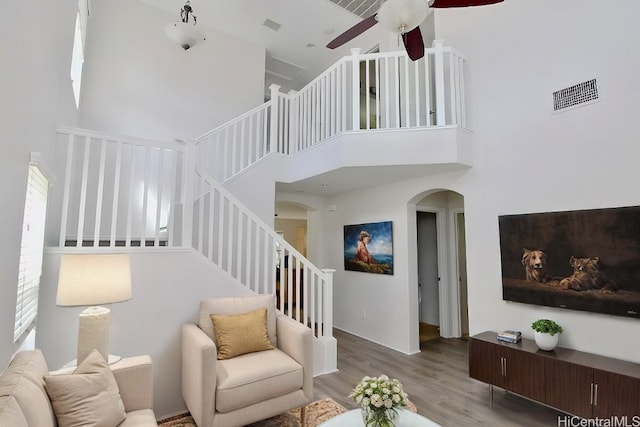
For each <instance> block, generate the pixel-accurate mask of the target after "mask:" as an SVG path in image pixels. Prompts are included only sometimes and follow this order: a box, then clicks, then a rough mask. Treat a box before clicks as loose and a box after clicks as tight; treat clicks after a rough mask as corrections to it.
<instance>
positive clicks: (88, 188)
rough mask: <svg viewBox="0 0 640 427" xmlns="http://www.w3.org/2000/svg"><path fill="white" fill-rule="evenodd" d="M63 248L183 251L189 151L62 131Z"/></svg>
mask: <svg viewBox="0 0 640 427" xmlns="http://www.w3.org/2000/svg"><path fill="white" fill-rule="evenodd" d="M56 139H57V140H56V153H57V161H56V168H57V171H56V172H57V175H58V176H62V177H64V178H63V179H64V185H63V189H62V194H61V200H58V201H56V203H57V204H58V207H59V212H60V231H59V239H58V245H59V246H61V247H64V246H75V247H82V246H84V247H87V246H91V247H105V246H106V247H116V246H123V247H133V246H143V247H159V246H182V245H183V244H185V243H186V242H185V241H184V238H183V235H182V230H183V227H182V223H181V222H182V216H183V208H184V207H185V206H186V205H188V204H187V203H186V200H185V191H184V190H185V187H184V183H185V177H186V169H185V166H186V164H187V152H186V148H187V146H186V144H181V143H170V142H162V141H149V140H144V139H140V138H132V137H121V136H114V135H108V134H105V133H101V132H96V131H91V130H86V129H77V128H71V127H59V128H58V129H57V135H56Z"/></svg>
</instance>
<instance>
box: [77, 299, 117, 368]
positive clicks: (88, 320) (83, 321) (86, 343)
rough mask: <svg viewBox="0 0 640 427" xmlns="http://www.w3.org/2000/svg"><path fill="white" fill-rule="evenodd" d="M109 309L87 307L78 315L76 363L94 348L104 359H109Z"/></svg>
mask: <svg viewBox="0 0 640 427" xmlns="http://www.w3.org/2000/svg"><path fill="white" fill-rule="evenodd" d="M110 318H111V310H109V309H108V308H106V307H89V308H86V309H84V310H83V311H82V312H81V313H80V316H79V323H78V358H77V361H78V363H81V362H82V361H83V360H84V359H85V358H86V357H87V356H88V355H89V353H91V352H92V351H93V350H94V349H96V350H98V351H99V352H100V354H102V357H104V360H109V323H110Z"/></svg>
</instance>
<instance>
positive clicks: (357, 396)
mask: <svg viewBox="0 0 640 427" xmlns="http://www.w3.org/2000/svg"><path fill="white" fill-rule="evenodd" d="M349 397H350V398H351V399H354V400H355V401H356V403H357V404H358V405H360V408H361V410H362V417H363V420H364V424H365V426H367V427H369V426H370V427H391V426H395V425H396V422H397V419H398V408H404V407H405V406H407V404H408V403H409V399H408V396H407V393H405V392H404V390H403V389H402V384H401V383H400V381H398V380H396V379H391V378H389V377H388V376H386V375H381V376H379V377H377V378H375V377H368V376H367V377H364V378H363V379H362V380H361V381H360V382H359V383H358V385H356V387H355V388H354V389H353V391H352V392H351V394H350V395H349Z"/></svg>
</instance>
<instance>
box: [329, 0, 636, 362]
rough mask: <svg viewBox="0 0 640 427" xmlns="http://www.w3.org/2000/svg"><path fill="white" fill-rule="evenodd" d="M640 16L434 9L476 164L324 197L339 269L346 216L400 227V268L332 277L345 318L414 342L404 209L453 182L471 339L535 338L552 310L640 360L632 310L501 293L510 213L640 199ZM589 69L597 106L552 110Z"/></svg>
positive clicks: (378, 336)
mask: <svg viewBox="0 0 640 427" xmlns="http://www.w3.org/2000/svg"><path fill="white" fill-rule="evenodd" d="M587 3H588V5H587ZM638 12H640V4H638V3H637V2H634V1H632V0H627V1H617V2H615V3H614V4H610V5H607V7H599V4H598V3H596V2H595V1H589V2H584V1H579V0H571V1H570V0H565V1H561V2H558V1H551V0H545V1H538V2H526V1H517V0H512V1H508V2H503V3H500V4H497V5H495V6H488V7H482V8H480V7H478V8H466V9H460V10H455V11H452V10H447V11H438V12H437V13H438V15H437V17H436V22H437V28H438V31H437V37H438V38H442V39H445V40H446V42H447V44H450V45H452V46H455V47H456V49H459V50H460V51H461V52H463V53H464V54H465V56H466V57H467V58H468V59H469V61H468V68H467V70H466V75H467V77H468V82H467V85H466V89H467V91H468V96H467V100H468V101H469V107H470V108H469V111H468V112H469V123H470V128H471V129H472V130H473V132H474V138H473V147H474V152H473V159H474V165H473V167H472V168H471V169H470V170H469V171H468V172H459V173H451V174H442V175H438V176H433V177H424V178H420V179H415V180H411V181H406V182H403V183H399V184H395V185H389V186H385V187H378V188H375V189H370V190H363V191H358V192H353V193H349V194H345V195H342V196H340V197H337V198H335V199H334V200H331V201H330V202H328V203H333V204H336V206H337V211H336V212H335V213H333V214H331V213H329V214H327V215H326V225H327V228H326V230H325V236H326V237H325V239H326V240H327V244H326V250H325V255H326V257H327V259H328V261H330V262H328V264H334V265H338V266H339V265H341V264H340V261H341V260H340V254H341V251H342V234H341V233H342V226H343V225H345V224H352V223H361V222H367V221H380V220H391V221H393V229H394V255H395V261H396V265H395V274H394V276H393V277H388V276H376V275H373V274H364V273H354V272H345V271H343V270H342V269H341V268H339V269H338V271H337V272H336V275H335V308H336V313H335V317H336V321H335V324H336V326H337V327H339V328H343V329H346V330H349V331H351V332H354V333H356V334H358V335H362V336H365V337H367V338H370V339H372V340H374V341H377V342H381V343H383V344H385V345H388V346H390V347H392V348H397V349H399V350H401V351H406V352H410V351H413V350H414V349H413V348H412V346H411V344H410V337H409V336H408V334H413V333H414V332H413V330H411V328H412V327H413V326H412V325H413V323H415V322H414V320H413V319H414V314H413V313H410V312H409V313H407V307H409V311H411V307H413V305H412V304H409V305H408V300H410V299H411V298H413V295H412V292H413V291H412V290H411V289H409V287H408V286H409V285H408V283H413V277H412V275H414V274H415V272H414V267H413V265H412V264H413V261H412V260H411V259H412V257H413V255H412V254H411V245H412V244H413V243H412V242H413V236H407V234H406V233H407V230H408V231H409V232H412V229H411V211H412V209H415V208H414V207H413V206H411V205H407V204H408V203H409V202H410V201H411V200H414V198H415V197H416V196H418V195H420V194H423V192H425V191H430V190H433V189H443V188H445V189H450V190H453V191H456V192H458V193H460V194H462V195H463V196H464V206H465V219H466V234H467V235H466V242H467V256H468V258H467V261H468V293H469V321H470V332H471V333H472V334H474V333H478V332H481V331H484V330H500V329H506V328H510V329H520V330H522V331H523V333H524V334H525V335H527V336H530V337H531V336H532V331H531V329H530V324H531V322H532V321H533V320H535V319H536V318H538V317H541V316H549V317H553V318H554V319H556V320H557V321H559V322H560V323H561V324H563V325H564V326H565V333H563V334H562V336H561V341H560V345H562V346H567V347H571V348H576V349H579V350H585V351H590V352H594V353H599V354H604V355H609V356H613V357H618V358H621V359H627V360H633V361H636V362H640V351H638V350H639V348H638V344H637V340H633V339H629V337H632V336H635V335H637V328H638V320H637V319H629V318H623V317H615V316H608V315H601V314H595V313H587V312H580V311H571V310H561V309H554V308H548V307H539V306H534V305H527V304H519V303H511V302H505V301H503V300H502V284H501V274H500V252H499V249H500V248H499V238H498V216H499V215H502V214H515V213H526V212H543V211H559V210H572V209H590V208H603V207H615V206H629V205H638V204H640V195H639V193H638V191H637V188H636V183H637V182H639V181H640V169H639V168H638V167H637V162H638V159H639V158H640V145H639V144H638V143H637V135H636V131H635V122H636V121H637V113H638V111H640V105H639V104H640V85H638V83H637V76H638V71H639V70H640V58H639V57H638V55H633V54H630V52H635V51H636V50H637V46H636V42H637V40H638V39H640V28H639V27H638V26H637V23H636V22H635V17H636V16H637V15H638ZM591 78H597V79H598V86H599V89H600V96H601V99H600V101H599V102H597V103H594V104H592V105H589V106H585V107H581V108H575V109H573V110H571V111H567V112H564V113H560V114H552V113H551V111H552V92H553V91H555V90H558V89H562V88H564V87H566V86H570V85H573V84H577V83H580V82H583V81H585V80H588V79H591ZM407 259H409V260H408V261H407ZM331 261H332V262H331ZM363 311H366V312H367V319H363V318H362V312H363ZM416 318H417V317H416ZM416 322H417V321H416ZM407 325H409V326H407ZM405 331H409V332H405Z"/></svg>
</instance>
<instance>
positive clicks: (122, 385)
mask: <svg viewBox="0 0 640 427" xmlns="http://www.w3.org/2000/svg"><path fill="white" fill-rule="evenodd" d="M110 368H111V370H112V372H113V374H114V376H115V379H116V382H117V384H118V389H119V391H120V397H121V399H122V403H123V404H124V408H125V412H126V419H125V420H124V421H123V422H122V423H121V424H119V426H118V427H132V426H141V427H147V426H154V427H157V425H158V424H157V423H156V419H155V414H154V413H153V376H152V365H151V358H150V357H149V356H136V357H128V358H123V359H122V360H120V361H119V362H117V363H115V364H113V365H111V366H110ZM49 374H50V373H49V370H48V367H47V363H46V361H45V358H44V356H43V354H42V352H41V351H40V350H37V349H36V350H29V351H23V352H20V353H18V354H16V355H15V356H14V358H13V360H12V361H11V363H10V364H9V366H8V367H7V368H6V369H5V371H4V372H3V373H2V375H0V426H11V427H56V426H57V422H56V416H55V414H54V410H53V407H52V405H51V401H50V400H49V396H48V394H47V392H46V390H45V382H44V376H45V375H49Z"/></svg>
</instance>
